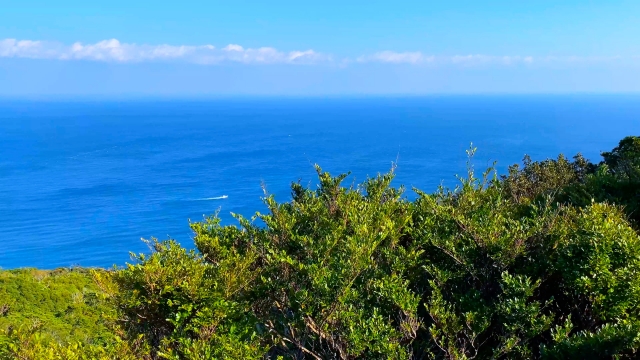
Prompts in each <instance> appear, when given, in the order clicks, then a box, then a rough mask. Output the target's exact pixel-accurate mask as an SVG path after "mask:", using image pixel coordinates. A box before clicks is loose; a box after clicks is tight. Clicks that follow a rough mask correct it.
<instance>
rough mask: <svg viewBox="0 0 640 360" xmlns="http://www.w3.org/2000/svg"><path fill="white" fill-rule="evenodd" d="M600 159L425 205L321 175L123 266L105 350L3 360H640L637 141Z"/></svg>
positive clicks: (463, 188) (461, 190) (530, 167)
mask: <svg viewBox="0 0 640 360" xmlns="http://www.w3.org/2000/svg"><path fill="white" fill-rule="evenodd" d="M470 155H473V150H471V152H470ZM603 159H604V160H603V162H601V163H599V164H592V163H590V162H588V161H587V160H586V159H584V158H583V157H581V156H579V155H578V156H576V157H574V159H573V161H571V160H569V159H567V158H565V157H562V156H560V157H559V158H557V159H555V160H546V161H542V162H534V161H532V160H531V159H529V158H525V161H524V166H523V167H519V166H512V167H511V168H510V169H509V172H508V173H507V174H505V175H504V176H498V175H497V174H496V173H495V171H493V169H488V170H487V171H485V172H483V173H482V174H480V175H479V176H478V175H476V174H475V173H474V171H473V167H472V165H471V163H470V164H469V166H468V169H469V171H468V174H467V176H466V177H463V178H461V182H460V185H459V186H458V187H457V188H455V189H446V188H440V189H439V190H438V191H436V192H435V193H433V194H427V193H423V192H420V191H419V190H415V191H416V192H417V193H418V198H417V199H416V200H415V201H409V200H407V198H406V197H404V196H403V191H404V190H403V189H402V188H394V187H392V186H391V181H392V179H393V171H392V172H390V173H388V174H384V175H379V176H377V177H375V178H372V179H369V180H367V181H366V182H364V183H363V184H361V185H358V186H348V187H345V186H343V185H342V182H343V180H344V179H345V177H346V175H340V176H337V177H332V176H330V175H329V174H327V173H325V172H323V171H322V170H321V169H319V168H318V175H319V186H318V188H317V189H308V188H304V187H302V186H301V185H300V184H298V183H294V184H293V185H292V188H291V189H292V200H291V201H289V202H285V203H279V202H277V201H276V200H275V199H274V197H273V196H266V197H265V204H266V206H267V209H268V212H267V213H266V214H256V215H255V216H254V217H253V218H251V219H246V218H243V217H241V216H236V218H237V219H238V224H239V225H238V226H222V225H221V224H220V222H219V219H218V218H217V217H216V216H213V217H211V218H208V219H206V220H205V221H203V222H198V223H193V224H192V225H191V227H192V229H193V231H194V234H195V237H194V240H195V245H196V249H195V250H187V249H184V248H182V247H181V246H180V245H179V244H177V243H176V242H174V241H163V242H159V241H156V240H152V241H151V242H150V245H151V246H152V249H153V251H152V252H151V253H150V254H147V255H137V256H135V259H134V260H135V261H133V263H132V264H130V265H128V266H126V267H125V268H121V269H114V270H113V271H96V272H95V273H94V277H95V280H96V283H97V285H98V287H99V288H100V291H98V294H99V296H98V298H100V299H102V298H103V297H104V299H105V300H104V301H106V303H105V305H104V306H106V307H107V309H108V310H105V311H103V312H102V313H103V316H102V318H103V319H104V320H103V321H104V323H105V324H108V325H109V327H110V329H112V330H111V331H110V332H109V334H110V335H108V336H105V337H104V338H103V340H102V343H101V344H102V345H103V346H97V345H96V344H95V343H92V342H91V341H83V339H74V340H77V341H68V340H66V339H56V338H54V337H52V336H48V337H47V339H42V338H41V336H40V335H39V334H40V333H41V332H38V331H37V329H36V330H34V329H26V330H24V329H22V330H20V331H17V330H12V331H9V332H5V335H4V337H3V339H4V344H5V347H4V349H5V350H4V352H2V351H3V350H0V353H1V354H13V355H6V356H8V357H10V356H18V355H17V354H19V353H20V351H23V353H25V354H31V355H25V356H23V358H25V359H37V358H51V359H58V358H60V359H62V358H72V357H70V355H68V354H78V355H76V356H77V358H78V359H84V358H87V359H89V358H96V359H101V358H109V356H111V357H112V358H150V359H159V358H163V359H176V360H177V359H259V358H272V359H276V358H281V359H425V358H434V359H472V358H476V359H489V358H497V359H530V358H542V359H566V358H584V359H607V358H635V357H637V356H638V349H640V237H639V236H638V233H637V231H636V228H637V226H636V225H637V224H638V221H637V220H638V219H639V218H640V217H639V215H638V213H637V211H636V209H638V194H639V191H640V139H639V138H636V137H629V138H625V139H623V140H622V141H621V142H620V145H619V146H618V147H616V148H615V149H613V150H612V151H611V152H606V153H603ZM100 301H103V300H100ZM107 304H108V305H107ZM47 342H49V343H54V345H52V346H50V347H48V348H46V344H47ZM6 344H9V345H11V346H13V348H12V349H14V350H13V353H10V352H8V350H6V349H8V348H10V346H9V345H6ZM16 344H17V345H16ZM34 344H35V345H34ZM38 344H40V345H38ZM43 344H45V345H43ZM38 346H40V347H44V348H46V349H45V350H46V351H49V352H48V353H46V356H48V357H45V356H44V355H41V354H45V353H44V352H41V353H37V352H35V351H36V350H37V349H38ZM19 347H22V348H21V350H15V349H17V348H19ZM0 349H2V348H0ZM34 349H36V350H34ZM29 351H31V352H30V353H29ZM37 351H44V350H37ZM65 351H66V353H65ZM33 354H37V355H33ZM61 354H62V355H61ZM65 354H67V355H65ZM56 356H57V357H56ZM65 356H67V357H65Z"/></svg>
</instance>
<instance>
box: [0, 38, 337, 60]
mask: <svg viewBox="0 0 640 360" xmlns="http://www.w3.org/2000/svg"><path fill="white" fill-rule="evenodd" d="M0 57H15V58H31V59H58V60H91V61H104V62H120V63H127V62H143V61H158V60H165V61H166V60H173V61H183V62H191V63H198V64H217V63H223V62H240V63H245V64H257V63H263V64H307V63H317V62H327V61H330V60H331V57H329V56H327V55H324V54H320V53H317V52H315V51H313V50H306V51H291V52H282V51H279V50H277V49H274V48H270V47H261V48H257V49H251V48H248V49H245V48H243V47H242V46H240V45H236V44H229V45H227V46H225V47H224V48H222V49H218V48H216V47H215V46H213V45H200V46H190V45H180V46H174V45H166V44H163V45H138V44H129V43H121V42H120V41H118V40H117V39H110V40H103V41H100V42H97V43H94V44H83V43H79V42H77V43H74V44H72V45H70V46H67V45H63V44H60V43H55V42H43V41H31V40H15V39H5V40H0Z"/></svg>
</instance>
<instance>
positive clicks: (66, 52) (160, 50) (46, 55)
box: [0, 39, 640, 67]
mask: <svg viewBox="0 0 640 360" xmlns="http://www.w3.org/2000/svg"><path fill="white" fill-rule="evenodd" d="M3 57H4V58H30V59H56V60H66V61H70V60H87V61H102V62H116V63H136V62H149V61H176V62H187V63H195V64H203V65H208V64H223V63H242V64H334V65H339V66H348V65H349V64H353V63H360V64H363V63H380V64H390V65H402V64H405V65H410V66H421V65H422V66H424V65H429V66H459V67H478V66H507V67H508V66H551V65H554V64H598V63H600V64H605V63H618V62H624V61H627V62H629V61H630V62H633V63H640V57H638V56H635V57H633V56H632V57H626V58H625V57H620V56H527V55H507V56H495V55H483V54H466V55H448V56H445V55H430V54H424V53H422V52H420V51H413V52H412V51H408V52H396V51H390V50H389V51H381V52H376V53H373V54H369V55H362V56H359V57H356V58H355V60H354V58H351V59H349V58H338V59H334V58H333V57H332V56H331V55H328V54H324V53H319V52H316V51H314V50H294V51H281V50H278V49H275V48H272V47H259V48H245V47H243V46H240V45H238V44H229V45H226V46H223V47H220V48H218V47H216V46H213V45H198V46H193V45H167V44H162V45H147V44H135V43H123V42H120V41H118V40H117V39H110V40H103V41H100V42H97V43H92V44H83V43H80V42H77V43H74V44H71V45H68V44H66V45H65V44H62V43H59V42H51V41H33V40H16V39H5V40H0V58H3Z"/></svg>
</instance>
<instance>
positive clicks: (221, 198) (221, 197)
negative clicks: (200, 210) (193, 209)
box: [196, 195, 229, 201]
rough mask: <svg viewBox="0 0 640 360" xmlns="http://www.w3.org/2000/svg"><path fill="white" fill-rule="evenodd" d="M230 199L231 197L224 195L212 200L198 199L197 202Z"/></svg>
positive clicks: (211, 198)
mask: <svg viewBox="0 0 640 360" xmlns="http://www.w3.org/2000/svg"><path fill="white" fill-rule="evenodd" d="M228 197H229V196H227V195H222V196H215V197H210V198H202V199H196V201H211V200H224V199H226V198H228Z"/></svg>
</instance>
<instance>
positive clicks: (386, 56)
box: [357, 51, 435, 64]
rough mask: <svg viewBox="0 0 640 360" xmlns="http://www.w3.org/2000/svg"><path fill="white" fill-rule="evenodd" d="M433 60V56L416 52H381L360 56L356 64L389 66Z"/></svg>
mask: <svg viewBox="0 0 640 360" xmlns="http://www.w3.org/2000/svg"><path fill="white" fill-rule="evenodd" d="M434 60H435V56H426V55H424V54H422V53H421V52H419V51H416V52H395V51H381V52H378V53H375V54H373V55H368V56H360V57H359V58H358V59H357V61H358V62H361V63H362V62H381V63H391V64H422V63H430V62H433V61H434Z"/></svg>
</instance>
